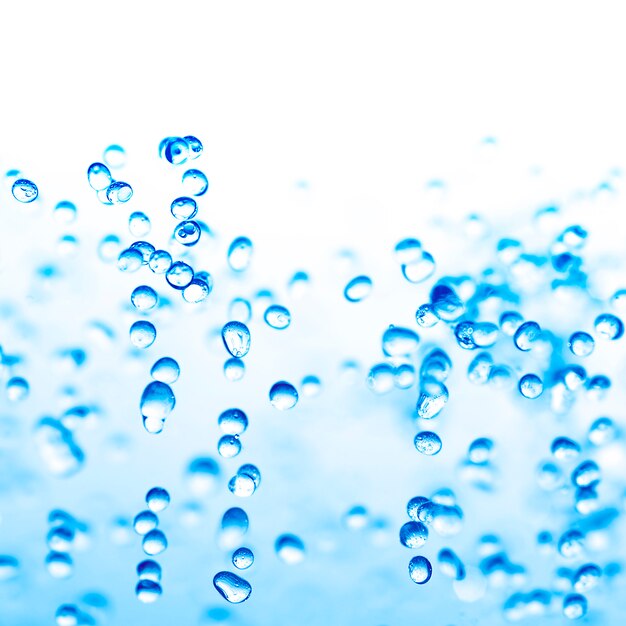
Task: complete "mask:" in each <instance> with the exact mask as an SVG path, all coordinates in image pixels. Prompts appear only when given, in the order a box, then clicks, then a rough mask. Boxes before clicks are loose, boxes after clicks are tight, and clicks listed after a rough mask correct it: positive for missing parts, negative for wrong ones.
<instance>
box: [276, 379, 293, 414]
mask: <svg viewBox="0 0 626 626" xmlns="http://www.w3.org/2000/svg"><path fill="white" fill-rule="evenodd" d="M270 402H271V403H272V406H273V407H274V408H275V409H278V410H279V411H287V410H289V409H293V407H294V406H296V404H297V403H298V392H297V391H296V388H295V387H294V386H293V385H292V384H291V383H288V382H286V381H284V380H280V381H278V382H277V383H274V384H273V385H272V388H271V389H270Z"/></svg>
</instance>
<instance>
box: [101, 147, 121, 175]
mask: <svg viewBox="0 0 626 626" xmlns="http://www.w3.org/2000/svg"><path fill="white" fill-rule="evenodd" d="M102 158H103V159H104V162H105V163H106V164H107V165H108V166H109V167H110V168H112V169H114V170H117V169H120V168H122V167H124V165H126V151H125V150H124V148H122V146H119V145H118V144H111V145H110V146H108V147H107V148H105V150H104V154H103V155H102Z"/></svg>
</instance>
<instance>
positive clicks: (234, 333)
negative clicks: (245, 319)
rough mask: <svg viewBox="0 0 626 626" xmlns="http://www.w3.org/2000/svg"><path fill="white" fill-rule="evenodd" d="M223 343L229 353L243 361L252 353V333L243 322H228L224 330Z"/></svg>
mask: <svg viewBox="0 0 626 626" xmlns="http://www.w3.org/2000/svg"><path fill="white" fill-rule="evenodd" d="M222 341H223V342H224V346H225V347H226V349H227V350H228V352H229V353H230V354H231V355H232V356H234V357H235V358H237V359H241V358H243V357H244V356H246V354H248V352H249V351H250V331H249V330H248V327H247V326H246V325H245V324H243V323H242V322H235V321H232V322H228V323H227V324H225V325H224V328H222Z"/></svg>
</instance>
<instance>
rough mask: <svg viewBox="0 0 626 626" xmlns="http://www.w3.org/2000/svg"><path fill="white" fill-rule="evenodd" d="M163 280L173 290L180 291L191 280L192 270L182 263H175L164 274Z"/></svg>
mask: <svg viewBox="0 0 626 626" xmlns="http://www.w3.org/2000/svg"><path fill="white" fill-rule="evenodd" d="M165 280H167V282H168V284H169V285H170V286H171V287H174V289H181V290H182V289H184V288H185V287H186V286H187V285H189V283H190V282H191V281H192V280H193V268H192V267H191V266H190V265H187V263H183V261H176V262H175V263H172V265H171V266H170V268H169V269H168V270H167V272H166V273H165Z"/></svg>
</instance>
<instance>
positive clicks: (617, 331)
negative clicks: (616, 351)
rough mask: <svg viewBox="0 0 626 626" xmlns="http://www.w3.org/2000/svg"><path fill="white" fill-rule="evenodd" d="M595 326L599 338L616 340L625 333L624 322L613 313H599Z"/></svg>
mask: <svg viewBox="0 0 626 626" xmlns="http://www.w3.org/2000/svg"><path fill="white" fill-rule="evenodd" d="M625 299H626V298H625ZM593 326H594V329H595V331H596V335H597V336H598V338H599V339H605V340H608V341H614V340H615V339H619V338H620V337H622V336H623V335H624V323H623V322H622V320H621V319H620V318H619V317H617V316H616V315H612V314H611V313H603V314H602V315H598V317H596V321H595V322H594V325H593Z"/></svg>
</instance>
